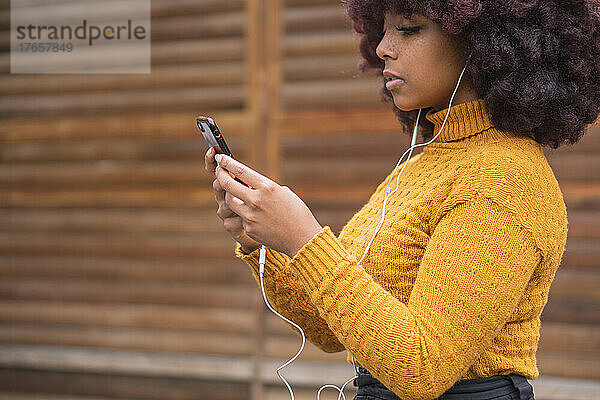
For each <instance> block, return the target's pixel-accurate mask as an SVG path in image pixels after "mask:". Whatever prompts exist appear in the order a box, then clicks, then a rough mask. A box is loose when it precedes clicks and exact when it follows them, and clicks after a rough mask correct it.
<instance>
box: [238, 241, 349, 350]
mask: <svg viewBox="0 0 600 400" xmlns="http://www.w3.org/2000/svg"><path fill="white" fill-rule="evenodd" d="M259 254H260V249H257V250H254V251H253V252H252V253H250V254H245V253H244V252H243V251H242V249H241V245H240V244H239V243H237V245H236V248H235V255H236V257H238V258H240V259H242V260H244V261H245V262H246V264H248V266H249V267H250V269H251V270H252V275H253V276H254V279H255V280H256V283H257V284H258V285H259V288H260V274H259ZM266 256H267V257H266V260H265V272H264V277H263V282H264V285H265V295H266V296H267V299H268V300H269V303H271V306H273V308H274V309H275V310H276V311H277V312H278V313H280V314H281V315H283V316H284V317H286V318H288V319H289V320H291V321H294V322H295V323H296V324H298V326H300V327H301V328H302V330H303V331H304V334H305V335H306V338H307V340H308V341H310V342H311V343H313V344H314V345H315V346H317V347H318V348H320V349H321V350H323V351H324V352H327V353H335V352H340V351H343V350H345V348H344V346H343V345H342V344H341V343H340V342H339V341H338V339H337V338H336V336H335V334H334V333H333V332H332V331H331V329H329V326H327V322H325V320H324V319H323V318H321V316H320V315H319V311H318V310H317V308H316V307H315V306H314V305H313V304H312V303H311V302H310V300H309V298H308V293H307V292H306V290H305V288H304V286H303V285H302V282H301V281H300V280H299V279H298V277H297V276H295V275H294V274H293V273H292V271H291V270H290V269H289V263H290V260H291V259H290V257H289V256H288V255H287V254H284V253H280V252H278V251H275V250H272V249H269V248H267V254H266ZM260 296H261V300H262V293H261V294H260ZM281 321H282V322H285V323H286V324H287V325H288V326H289V327H290V328H291V329H292V330H293V331H294V332H296V333H298V335H300V333H299V332H298V329H296V327H294V326H293V325H291V324H289V323H287V322H286V321H283V320H281Z"/></svg>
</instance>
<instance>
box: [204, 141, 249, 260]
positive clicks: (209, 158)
mask: <svg viewBox="0 0 600 400" xmlns="http://www.w3.org/2000/svg"><path fill="white" fill-rule="evenodd" d="M216 166H217V163H216V162H215V149H214V147H211V148H209V149H208V151H207V152H206V154H205V155H204V169H206V172H208V173H209V174H210V175H211V176H212V177H213V178H215V179H216V177H217V176H216V174H215V168H216ZM213 189H214V191H215V200H216V201H217V204H218V205H219V208H218V209H217V216H218V217H219V218H221V220H222V221H223V227H224V228H225V230H226V231H227V232H229V234H230V235H231V237H232V238H233V239H234V240H235V241H237V242H238V243H239V244H240V245H241V247H242V251H243V252H244V253H246V254H250V253H252V252H253V251H254V250H256V249H258V248H259V247H260V243H258V242H257V241H256V240H253V239H252V238H250V237H249V236H248V234H247V233H246V232H245V231H244V227H243V225H242V218H240V216H239V215H237V214H236V213H234V212H233V211H231V209H230V208H229V206H228V205H227V204H226V203H225V191H224V190H223V188H222V187H221V185H220V184H219V182H218V181H217V180H215V181H214V182H213Z"/></svg>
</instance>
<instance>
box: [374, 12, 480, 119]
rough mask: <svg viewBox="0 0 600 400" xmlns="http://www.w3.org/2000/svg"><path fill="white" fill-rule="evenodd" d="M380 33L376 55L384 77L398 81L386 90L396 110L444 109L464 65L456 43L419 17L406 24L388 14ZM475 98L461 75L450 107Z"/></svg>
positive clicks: (465, 79)
mask: <svg viewBox="0 0 600 400" xmlns="http://www.w3.org/2000/svg"><path fill="white" fill-rule="evenodd" d="M383 32H384V35H383V39H381V42H380V43H379V45H378V46H377V49H376V52H377V56H379V58H381V59H382V60H384V61H385V69H384V76H385V72H389V73H391V74H393V75H396V76H397V77H400V78H401V80H395V81H394V82H388V83H387V86H386V87H387V88H388V90H390V92H391V93H392V95H393V98H394V104H395V105H396V107H398V108H399V109H401V110H403V111H411V110H415V109H419V108H427V107H434V109H435V110H436V111H439V110H442V109H444V108H447V107H448V103H449V102H450V97H451V96H452V92H453V91H454V88H455V87H456V83H457V82H458V77H459V75H460V73H461V71H462V69H463V67H464V66H465V62H466V57H465V55H464V51H463V49H462V48H461V47H460V45H459V43H458V42H457V41H456V40H455V39H453V38H452V37H451V36H450V35H448V34H446V33H445V32H444V31H442V29H441V28H440V27H439V25H438V24H437V23H435V22H433V21H431V20H430V19H427V18H426V17H424V16H421V15H413V17H412V18H411V19H410V20H409V19H407V18H406V17H404V16H402V15H399V14H395V13H391V12H388V13H386V14H385V20H384V25H383ZM386 81H387V79H386ZM476 98H477V94H476V93H475V91H474V90H473V89H472V88H471V85H470V84H469V82H468V81H467V78H466V74H463V78H462V80H461V83H460V86H459V88H458V90H457V92H456V95H455V97H454V100H453V101H452V105H453V106H454V105H457V104H460V103H463V102H465V101H470V100H475V99H476Z"/></svg>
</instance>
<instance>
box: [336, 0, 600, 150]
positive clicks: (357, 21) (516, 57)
mask: <svg viewBox="0 0 600 400" xmlns="http://www.w3.org/2000/svg"><path fill="white" fill-rule="evenodd" d="M343 3H344V5H345V6H346V11H347V14H348V19H349V20H350V21H351V22H352V26H353V28H354V30H355V31H356V33H357V34H359V36H360V52H361V55H362V59H361V61H360V62H359V64H358V67H359V69H360V71H361V72H364V71H365V70H367V69H370V68H375V69H379V71H381V72H382V71H383V68H384V61H383V60H381V59H380V58H379V57H377V54H376V53H375V49H376V48H377V45H378V44H379V42H380V41H381V38H382V36H383V34H382V29H383V20H384V14H385V12H386V11H392V12H395V13H397V14H402V15H404V16H406V17H408V18H410V17H411V16H412V15H413V14H417V15H422V16H424V17H426V18H428V19H430V20H432V21H434V22H436V23H437V24H439V26H440V27H441V29H442V30H443V31H444V32H446V33H447V34H449V35H451V36H453V37H454V38H455V39H457V40H459V41H460V42H461V43H464V45H465V48H466V49H467V50H469V51H470V53H471V58H470V62H469V63H468V66H467V69H466V71H465V74H466V75H467V76H468V77H469V79H470V81H471V82H472V84H473V88H474V90H475V91H476V92H477V94H478V96H479V97H480V98H481V99H482V100H483V102H484V105H485V107H486V108H487V110H488V111H489V112H490V116H491V119H492V122H493V123H494V125H495V126H496V128H497V129H500V130H505V131H513V132H523V133H525V134H528V135H531V136H533V138H534V139H535V140H536V141H537V142H538V143H540V144H541V145H543V146H549V147H551V148H553V149H556V148H558V147H559V146H561V145H563V144H570V145H572V144H575V143H576V142H578V141H579V140H580V139H581V137H582V136H583V134H584V133H585V132H586V129H587V127H588V125H589V124H592V123H594V122H595V121H596V119H597V117H598V113H599V110H600V0H446V1H442V0H343ZM382 95H383V99H384V101H387V102H392V104H393V99H392V94H391V92H390V91H388V90H387V89H386V88H385V85H384V86H383V89H382ZM393 108H394V112H395V114H396V116H397V117H398V120H399V121H400V123H401V124H402V125H403V127H404V128H405V129H407V127H408V126H412V125H413V124H414V123H415V120H416V116H417V112H418V111H417V110H413V111H402V110H400V109H399V108H397V107H395V106H394V107H393ZM429 110H430V109H424V110H423V111H424V112H427V111H429ZM420 129H421V132H422V135H423V137H424V138H425V139H426V140H428V139H430V138H431V137H432V136H433V124H431V122H429V121H427V120H426V119H425V118H421V122H420ZM407 131H408V130H407Z"/></svg>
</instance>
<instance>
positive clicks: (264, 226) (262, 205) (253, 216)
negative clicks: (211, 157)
mask: <svg viewBox="0 0 600 400" xmlns="http://www.w3.org/2000/svg"><path fill="white" fill-rule="evenodd" d="M218 156H221V161H220V162H219V160H218V159H217V163H218V166H217V168H216V171H215V174H216V178H217V179H216V180H215V182H214V184H213V187H219V188H221V189H222V190H225V204H226V206H227V207H228V209H229V210H231V212H233V213H235V214H236V215H238V216H239V217H240V218H241V223H242V228H243V231H244V232H245V233H246V234H247V235H248V236H249V237H250V238H251V239H253V240H255V241H256V242H258V243H262V244H264V245H265V246H267V247H269V248H271V249H273V250H276V251H279V252H282V253H285V254H287V255H288V256H290V257H294V256H295V255H296V253H297V252H298V250H300V249H301V248H302V246H304V245H305V244H306V243H307V242H308V241H309V240H310V239H312V238H313V236H315V235H316V234H317V233H319V231H321V229H323V227H322V226H321V225H320V224H319V222H318V221H317V220H316V219H315V217H314V215H313V214H312V212H311V211H310V210H309V208H308V207H307V206H306V204H304V202H303V201H302V199H300V197H298V196H297V195H296V194H295V193H294V192H292V191H291V190H290V188H288V187H287V186H280V185H278V184H277V183H275V182H274V181H272V180H271V179H269V178H267V177H266V176H263V175H261V174H259V173H258V172H256V171H254V170H252V169H251V168H249V167H247V166H246V165H244V164H242V163H241V162H239V161H237V160H234V159H233V158H231V157H228V156H225V155H221V154H219V155H218ZM217 158H218V157H217ZM231 175H233V176H234V177H237V178H239V179H240V180H242V181H243V182H245V183H246V184H248V185H250V186H251V188H248V187H246V186H244V185H242V184H241V183H239V182H237V181H236V180H235V179H234V178H232V176H231Z"/></svg>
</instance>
